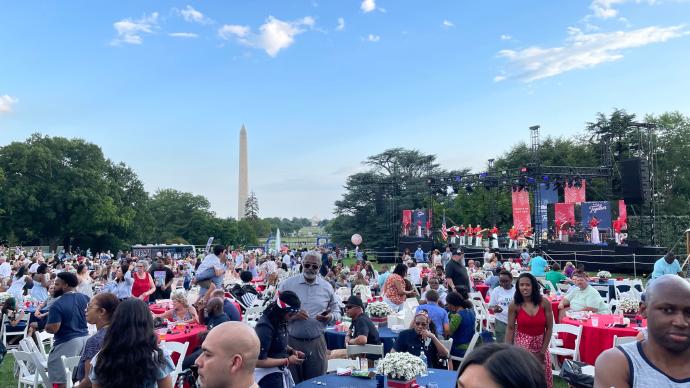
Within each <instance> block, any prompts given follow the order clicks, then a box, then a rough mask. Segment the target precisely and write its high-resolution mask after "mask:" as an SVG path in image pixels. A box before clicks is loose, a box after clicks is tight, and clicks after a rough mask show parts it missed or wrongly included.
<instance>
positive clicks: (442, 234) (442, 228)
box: [441, 214, 448, 241]
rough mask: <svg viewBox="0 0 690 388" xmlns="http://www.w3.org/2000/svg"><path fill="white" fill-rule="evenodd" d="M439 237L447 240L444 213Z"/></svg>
mask: <svg viewBox="0 0 690 388" xmlns="http://www.w3.org/2000/svg"><path fill="white" fill-rule="evenodd" d="M441 237H442V238H443V241H446V240H448V231H447V230H446V215H445V214H444V215H443V224H441Z"/></svg>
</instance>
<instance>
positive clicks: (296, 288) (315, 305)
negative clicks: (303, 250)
mask: <svg viewBox="0 0 690 388" xmlns="http://www.w3.org/2000/svg"><path fill="white" fill-rule="evenodd" d="M320 267H321V254H320V253H319V252H315V251H311V252H308V253H307V254H306V255H305V256H304V258H303V260H302V268H303V270H302V275H301V276H293V277H291V278H288V279H286V280H284V281H283V282H281V283H280V285H279V287H278V292H280V293H281V294H282V293H284V292H286V291H292V292H294V293H295V294H296V295H297V296H298V297H299V300H300V302H301V308H300V310H299V311H298V312H297V313H295V314H294V315H292V316H291V317H290V320H289V323H288V345H289V346H290V347H291V348H292V349H295V350H297V351H299V352H302V353H304V362H302V363H300V364H289V365H288V367H289V369H290V372H292V377H293V379H294V381H295V383H296V384H299V383H301V382H302V381H304V380H309V379H310V378H312V377H317V376H321V375H324V374H326V369H327V366H328V356H327V354H326V339H325V337H324V331H325V330H326V325H327V324H328V323H329V322H335V321H339V320H340V317H341V314H340V307H339V305H338V301H337V299H336V297H335V293H334V291H333V287H332V286H331V285H330V283H328V281H327V280H326V279H324V278H321V277H320V276H319V268H320Z"/></svg>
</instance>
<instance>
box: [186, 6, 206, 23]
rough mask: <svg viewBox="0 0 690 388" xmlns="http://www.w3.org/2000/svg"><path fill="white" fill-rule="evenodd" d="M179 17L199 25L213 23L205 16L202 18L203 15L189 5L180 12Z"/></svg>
mask: <svg viewBox="0 0 690 388" xmlns="http://www.w3.org/2000/svg"><path fill="white" fill-rule="evenodd" d="M179 12H180V15H182V18H183V19H184V20H186V21H188V22H190V23H199V24H210V23H212V22H213V21H212V20H211V19H209V18H207V17H206V16H204V14H203V13H201V12H199V11H197V10H196V9H194V7H192V6H191V5H187V6H186V7H185V8H184V9H183V10H180V11H179Z"/></svg>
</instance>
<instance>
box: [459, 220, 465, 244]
mask: <svg viewBox="0 0 690 388" xmlns="http://www.w3.org/2000/svg"><path fill="white" fill-rule="evenodd" d="M458 236H460V245H465V243H466V242H467V237H466V236H465V224H462V225H460V228H459V229H458Z"/></svg>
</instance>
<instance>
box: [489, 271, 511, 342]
mask: <svg viewBox="0 0 690 388" xmlns="http://www.w3.org/2000/svg"><path fill="white" fill-rule="evenodd" d="M498 284H499V285H500V287H496V288H494V289H493V290H491V293H490V294H489V298H490V299H489V308H493V309H494V317H495V318H496V322H495V323H494V333H495V335H496V342H504V341H505V337H506V328H507V326H508V306H510V304H511V303H512V302H513V296H515V286H513V275H511V274H510V272H508V271H505V270H504V271H501V272H500V273H499V274H498Z"/></svg>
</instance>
